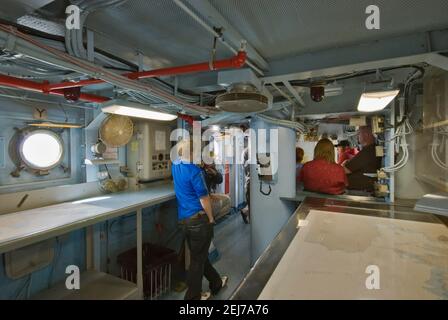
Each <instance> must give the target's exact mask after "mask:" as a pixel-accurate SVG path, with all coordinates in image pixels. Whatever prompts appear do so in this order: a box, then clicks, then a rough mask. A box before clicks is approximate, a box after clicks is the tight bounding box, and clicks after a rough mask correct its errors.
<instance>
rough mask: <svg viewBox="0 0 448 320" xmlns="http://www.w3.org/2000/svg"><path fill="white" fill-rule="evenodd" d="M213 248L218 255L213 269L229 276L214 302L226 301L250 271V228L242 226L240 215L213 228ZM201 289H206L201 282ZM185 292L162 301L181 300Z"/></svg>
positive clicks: (174, 293) (204, 283) (164, 298)
mask: <svg viewBox="0 0 448 320" xmlns="http://www.w3.org/2000/svg"><path fill="white" fill-rule="evenodd" d="M213 243H214V245H215V247H216V248H217V249H218V251H219V253H220V258H219V260H218V261H217V262H216V263H215V264H214V267H215V268H216V270H218V272H219V273H220V274H221V275H227V276H229V283H228V285H227V287H226V288H225V289H223V290H222V291H221V292H220V293H219V294H218V295H217V296H216V297H214V298H213V299H214V300H227V299H228V298H229V297H230V296H231V294H232V293H233V291H234V290H235V289H236V288H237V286H238V285H239V284H240V282H241V281H242V280H243V278H244V276H245V275H246V274H247V273H248V272H249V269H250V226H249V225H246V224H244V222H243V219H242V218H241V215H240V214H239V213H238V214H233V215H229V216H227V217H225V218H223V220H221V221H220V222H219V223H218V225H216V226H215V238H214V240H213ZM202 289H203V290H204V291H205V290H207V289H208V283H207V280H206V279H204V280H203V284H202ZM184 294H185V292H180V293H179V292H172V293H170V294H168V295H166V296H164V297H163V298H162V299H163V300H182V299H183V297H184Z"/></svg>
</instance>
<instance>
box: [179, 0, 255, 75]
mask: <svg viewBox="0 0 448 320" xmlns="http://www.w3.org/2000/svg"><path fill="white" fill-rule="evenodd" d="M174 3H175V4H176V5H177V6H178V7H179V8H181V9H182V10H183V11H184V12H185V13H186V14H188V15H189V16H190V17H191V18H193V19H194V20H195V21H196V22H198V23H199V24H200V25H201V26H202V27H204V29H205V30H207V31H208V32H210V33H211V34H212V35H213V36H215V37H216V38H217V39H218V40H219V41H220V42H221V43H222V44H223V45H224V46H226V47H227V48H228V49H229V50H230V51H232V52H233V53H234V54H236V53H237V50H236V49H235V48H234V47H233V46H232V45H231V44H229V43H228V42H227V41H226V40H225V39H224V37H223V36H222V34H219V33H218V32H217V31H216V30H214V29H213V28H212V27H210V26H209V25H208V24H207V23H206V22H205V21H204V20H202V19H201V18H200V17H199V16H198V15H197V14H196V13H194V12H193V10H191V9H190V8H188V7H187V6H186V5H185V4H184V3H183V2H182V1H181V0H174ZM247 65H248V66H249V67H251V68H252V69H253V70H254V71H255V72H257V73H258V74H259V75H261V76H263V75H264V72H263V71H262V70H260V68H258V67H257V66H256V65H254V64H253V63H252V62H251V61H249V60H248V61H247Z"/></svg>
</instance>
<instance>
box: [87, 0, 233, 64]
mask: <svg viewBox="0 0 448 320" xmlns="http://www.w3.org/2000/svg"><path fill="white" fill-rule="evenodd" d="M87 24H88V26H89V27H90V28H92V29H93V30H95V31H96V32H98V33H100V34H102V35H104V38H103V39H102V40H98V41H99V42H97V45H100V46H101V44H102V43H103V44H104V45H106V46H108V48H104V49H105V50H109V51H114V50H115V51H123V50H124V51H126V50H128V53H127V56H128V58H130V57H131V56H132V55H135V49H137V48H138V49H139V50H140V51H141V52H142V53H144V54H145V55H146V56H147V57H150V58H151V59H150V60H148V61H146V63H147V64H149V67H152V68H157V67H162V66H166V65H181V64H187V63H196V62H201V61H208V59H209V58H210V52H211V48H212V44H213V36H212V35H211V34H210V33H208V32H207V31H205V30H204V29H203V27H201V26H200V25H199V24H198V23H197V22H196V21H194V20H193V19H192V18H191V17H190V16H188V15H187V14H186V13H184V12H183V11H182V10H181V9H180V8H179V7H178V6H177V5H176V4H174V3H173V1H172V0H149V1H148V0H129V1H128V2H126V3H125V4H124V5H122V6H120V7H118V8H110V9H106V10H102V11H101V12H95V13H93V14H92V15H91V16H89V18H88V21H87ZM106 39H109V41H107V40H106ZM101 42H102V43H101ZM114 43H115V45H116V47H115V48H114V45H113V44H114ZM231 55H232V54H231V53H229V51H227V50H226V49H224V48H222V47H221V48H220V50H219V52H218V58H222V57H229V56H231Z"/></svg>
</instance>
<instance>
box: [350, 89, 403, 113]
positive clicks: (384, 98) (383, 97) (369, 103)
mask: <svg viewBox="0 0 448 320" xmlns="http://www.w3.org/2000/svg"><path fill="white" fill-rule="evenodd" d="M399 93H400V90H389V91H376V92H364V93H363V94H362V95H361V98H360V99H359V103H358V111H361V112H376V111H381V110H384V109H385V108H386V107H387V106H388V105H389V103H391V102H392V101H393V100H394V99H395V98H396V97H397V96H398V94H399Z"/></svg>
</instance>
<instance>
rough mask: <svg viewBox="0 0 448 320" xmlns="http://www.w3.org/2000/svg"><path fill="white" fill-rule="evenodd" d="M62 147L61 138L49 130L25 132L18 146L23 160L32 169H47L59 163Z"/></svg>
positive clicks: (62, 152)
mask: <svg viewBox="0 0 448 320" xmlns="http://www.w3.org/2000/svg"><path fill="white" fill-rule="evenodd" d="M63 154H64V147H63V144H62V141H61V138H60V137H59V136H58V135H57V134H55V133H54V132H52V131H49V130H36V131H33V132H31V133H29V134H27V135H26V136H25V137H24V138H23V140H22V143H21V146H20V155H21V158H22V160H23V162H24V163H25V164H26V165H27V166H29V167H30V168H32V169H36V170H49V169H52V168H54V167H55V166H57V165H58V164H60V163H61V161H62V157H63Z"/></svg>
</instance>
